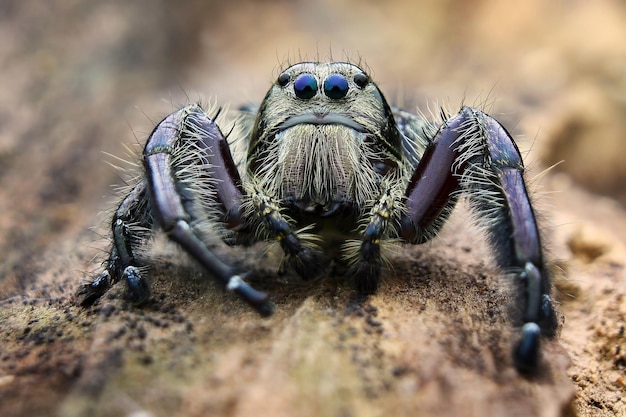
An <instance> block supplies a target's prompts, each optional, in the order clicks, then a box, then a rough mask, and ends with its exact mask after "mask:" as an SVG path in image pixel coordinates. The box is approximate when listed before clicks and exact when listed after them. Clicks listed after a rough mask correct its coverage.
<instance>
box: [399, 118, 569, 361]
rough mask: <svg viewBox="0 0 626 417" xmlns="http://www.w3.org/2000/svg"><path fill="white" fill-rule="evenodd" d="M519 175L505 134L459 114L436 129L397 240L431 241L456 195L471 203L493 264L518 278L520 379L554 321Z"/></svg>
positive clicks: (411, 187) (546, 276) (408, 196)
mask: <svg viewBox="0 0 626 417" xmlns="http://www.w3.org/2000/svg"><path fill="white" fill-rule="evenodd" d="M523 172H524V166H523V162H522V158H521V155H520V153H519V150H518V148H517V146H516V145H515V142H514V141H513V139H512V138H511V136H510V135H509V133H508V132H507V131H506V130H505V129H504V127H503V126H502V125H501V124H500V123H499V122H497V121H496V120H495V119H493V118H492V117H490V116H488V115H486V114H485V113H483V112H481V111H479V110H476V109H472V108H469V107H463V108H462V109H461V111H460V112H459V113H458V114H457V115H455V116H453V117H451V118H449V119H448V120H447V121H446V122H445V124H444V125H443V126H442V127H441V129H440V130H439V132H438V133H437V135H436V136H435V138H434V139H433V142H432V144H431V145H430V146H429V147H428V148H427V149H426V151H425V153H424V155H423V158H422V161H421V162H420V165H419V166H418V168H417V169H416V171H415V173H414V175H413V177H412V178H411V180H410V183H409V187H408V189H407V191H406V199H407V203H406V204H407V211H406V214H405V215H404V216H403V218H402V219H401V227H400V235H401V236H402V237H404V238H405V239H406V240H409V241H412V242H414V243H421V242H423V241H425V240H428V239H430V238H431V237H432V236H433V235H434V234H435V232H436V230H437V229H438V227H439V225H440V224H441V219H442V218H445V216H446V215H447V214H448V213H449V211H450V210H451V209H452V207H453V206H454V203H455V201H456V198H457V197H458V192H459V191H462V192H463V193H464V194H465V195H466V196H467V197H468V198H469V200H470V205H471V207H472V209H473V210H474V212H475V213H476V217H477V220H478V222H479V224H480V225H481V226H482V227H483V228H484V229H485V230H486V231H487V233H488V236H489V241H490V244H491V247H492V249H493V252H494V253H495V258H496V261H497V263H498V264H499V265H500V266H501V267H502V268H503V269H504V270H506V271H513V272H514V273H515V279H516V284H517V286H518V288H519V296H518V297H517V300H518V303H519V310H520V322H521V324H523V325H522V331H521V337H520V340H519V342H518V343H517V344H516V346H515V347H514V349H513V360H514V362H515V365H516V367H517V369H518V370H519V371H520V372H524V373H532V372H534V371H535V370H536V369H537V366H538V363H539V360H540V336H541V335H543V336H548V337H552V336H554V334H555V332H556V328H557V320H556V314H555V312H554V309H553V307H552V300H551V298H550V277H549V274H548V271H547V268H546V266H545V261H544V259H543V254H542V246H541V240H540V236H539V231H538V227H537V222H536V218H535V214H534V211H533V209H532V206H531V204H530V199H529V197H528V192H527V190H526V185H525V182H524V179H523Z"/></svg>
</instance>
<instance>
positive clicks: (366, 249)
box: [351, 240, 382, 295]
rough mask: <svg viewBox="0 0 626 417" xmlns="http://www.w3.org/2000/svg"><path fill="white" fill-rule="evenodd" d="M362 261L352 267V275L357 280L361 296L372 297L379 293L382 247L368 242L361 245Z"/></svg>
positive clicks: (357, 287)
mask: <svg viewBox="0 0 626 417" xmlns="http://www.w3.org/2000/svg"><path fill="white" fill-rule="evenodd" d="M360 255H361V256H360V259H359V260H358V262H357V263H356V264H354V265H353V266H352V268H351V269H352V271H351V274H352V276H353V277H354V279H355V284H356V289H357V291H358V292H359V294H361V295H370V294H374V293H375V292H376V291H378V282H379V278H380V272H381V269H382V261H381V259H380V245H379V244H378V243H375V242H371V241H368V240H365V241H363V243H362V245H361V254H360Z"/></svg>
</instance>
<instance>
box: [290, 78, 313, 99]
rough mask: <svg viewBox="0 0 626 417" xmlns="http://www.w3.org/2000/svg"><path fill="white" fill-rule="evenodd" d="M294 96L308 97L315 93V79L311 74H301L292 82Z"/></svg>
mask: <svg viewBox="0 0 626 417" xmlns="http://www.w3.org/2000/svg"><path fill="white" fill-rule="evenodd" d="M293 89H294V90H295V92H296V96H297V97H298V98H302V99H305V100H306V99H309V98H311V97H313V96H314V95H315V94H317V79H316V78H315V77H314V76H313V75H312V74H301V75H299V76H298V78H296V80H295V81H294V83H293Z"/></svg>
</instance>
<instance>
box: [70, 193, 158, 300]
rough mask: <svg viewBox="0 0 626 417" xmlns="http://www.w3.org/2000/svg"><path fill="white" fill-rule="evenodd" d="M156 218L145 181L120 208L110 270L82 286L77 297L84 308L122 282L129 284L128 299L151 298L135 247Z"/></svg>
mask: <svg viewBox="0 0 626 417" xmlns="http://www.w3.org/2000/svg"><path fill="white" fill-rule="evenodd" d="M152 222H153V219H152V216H151V213H150V209H149V204H148V202H147V197H146V183H145V181H142V182H140V183H139V184H137V185H136V186H135V187H133V189H132V190H131V192H130V193H129V194H128V195H127V196H126V198H124V200H122V202H121V203H120V205H119V206H118V208H117V210H116V211H115V214H114V215H113V220H112V222H111V229H112V232H113V247H112V248H111V252H110V254H109V259H108V261H107V264H106V267H105V269H104V271H103V272H102V273H100V274H99V275H98V276H97V277H95V278H94V279H93V280H92V281H91V282H90V283H88V284H85V285H82V286H81V287H80V288H79V290H78V292H77V296H78V297H79V298H80V300H81V301H80V304H81V305H84V306H87V305H91V304H93V303H95V302H96V300H98V299H99V298H100V297H102V295H104V293H105V292H106V291H107V290H108V289H109V288H110V287H111V286H113V285H114V284H115V283H117V282H118V281H119V280H120V279H122V280H124V281H126V283H127V284H128V292H127V297H128V298H129V299H130V300H131V301H133V302H135V303H137V304H140V303H142V302H144V301H146V300H147V299H148V298H149V296H150V288H149V286H148V283H147V282H146V280H145V278H144V277H143V276H142V275H141V273H140V272H139V269H138V268H137V266H138V262H137V259H136V254H135V252H136V250H135V247H136V245H137V243H138V242H139V241H141V240H142V239H141V238H140V237H141V236H140V235H142V234H144V233H142V231H147V230H149V229H150V228H151V227H152Z"/></svg>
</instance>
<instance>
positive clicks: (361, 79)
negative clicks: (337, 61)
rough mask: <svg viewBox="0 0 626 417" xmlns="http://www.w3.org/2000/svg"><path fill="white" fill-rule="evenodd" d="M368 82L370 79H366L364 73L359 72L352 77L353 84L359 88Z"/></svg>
mask: <svg viewBox="0 0 626 417" xmlns="http://www.w3.org/2000/svg"><path fill="white" fill-rule="evenodd" d="M369 81H370V77H368V76H367V74H365V73H362V72H359V73H358V74H355V75H354V83H355V84H356V85H357V86H358V87H359V88H364V87H365V86H366V85H367V83H368V82H369Z"/></svg>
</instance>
